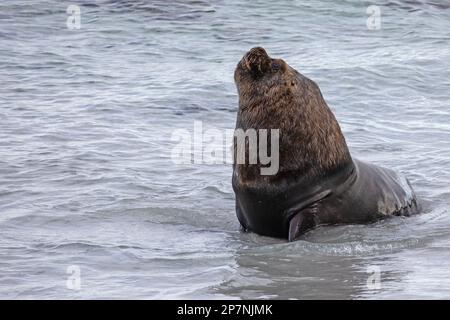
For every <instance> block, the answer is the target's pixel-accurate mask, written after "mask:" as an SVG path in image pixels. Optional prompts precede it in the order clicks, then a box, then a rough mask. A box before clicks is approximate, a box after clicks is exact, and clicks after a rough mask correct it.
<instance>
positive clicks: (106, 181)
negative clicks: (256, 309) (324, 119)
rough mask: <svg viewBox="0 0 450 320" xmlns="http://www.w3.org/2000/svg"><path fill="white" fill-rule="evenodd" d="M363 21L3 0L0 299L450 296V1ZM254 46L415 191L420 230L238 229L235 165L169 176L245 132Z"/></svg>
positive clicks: (405, 221)
mask: <svg viewBox="0 0 450 320" xmlns="http://www.w3.org/2000/svg"><path fill="white" fill-rule="evenodd" d="M69 4H77V5H79V7H80V8H81V28H80V29H73V30H71V29H68V27H67V25H66V20H67V18H68V17H69V14H67V13H66V9H67V6H68V5H69ZM370 4H372V3H370V2H364V1H356V0H352V1H350V0H348V1H319V0H317V1H280V2H278V3H277V4H274V2H273V1H268V0H267V1H248V2H246V1H237V0H232V1H221V0H217V1H206V0H198V1H182V0H177V1H162V0H159V1H137V0H136V1H131V0H129V1H119V0H117V1H112V0H99V1H94V0H90V1H86V0H74V1H73V2H63V1H43V0H39V1H25V0H18V1H12V0H3V1H2V2H1V4H0V298H19V299H22V298H23V299H29V298H40V299H54V298H69V299H79V298H138V299H163V298H165V299H173V298H192V299H203V298H212V299H216V298H224V299H236V298H280V299H311V298H324V299H333V298H337V299H354V298H363V299H380V298H383V299H384V298H394V299H397V298H433V299H434V298H450V268H449V266H448V265H449V263H450V215H449V205H450V166H449V161H450V139H449V137H450V102H449V101H450V90H449V89H450V67H449V61H450V46H449V44H450V2H449V1H437V0H436V1H425V0H420V1H419V0H417V1H411V0H410V1H400V0H397V1H387V0H380V1H376V4H377V5H378V6H379V7H380V10H381V28H380V29H379V30H369V29H368V27H367V25H366V20H367V18H368V15H367V13H366V9H367V7H368V5H370ZM256 45H261V46H264V47H265V48H266V49H267V51H268V52H269V54H270V55H272V56H274V57H281V58H283V59H285V60H286V61H287V62H288V63H289V64H290V65H291V66H293V67H294V68H296V69H297V70H298V71H300V72H301V73H303V74H305V75H306V76H308V77H310V78H311V79H313V80H315V81H316V82H317V83H318V84H319V86H320V87H321V90H322V93H323V95H324V97H325V99H326V100H327V102H328V104H329V106H330V107H331V108H332V110H333V112H334V113H335V115H336V117H337V119H338V121H339V122H340V124H341V127H342V129H343V131H344V134H345V136H346V139H347V142H348V144H349V147H350V149H351V152H352V154H353V156H354V157H357V158H360V159H362V160H366V161H370V162H372V163H376V164H379V165H383V166H386V167H390V168H393V169H396V170H399V171H401V172H403V173H405V175H406V176H408V178H409V179H410V180H411V183H412V184H413V186H414V188H415V189H416V192H417V194H418V196H419V197H420V199H421V203H422V205H423V207H424V210H423V213H422V214H420V215H417V216H414V217H409V218H401V217H399V218H393V219H389V220H385V221H381V222H378V223H375V224H371V225H347V226H334V227H331V226H329V227H320V228H318V229H316V230H314V231H312V232H310V233H308V234H307V235H306V236H305V237H304V239H303V240H301V241H298V242H295V243H286V242H285V241H282V240H277V239H272V238H266V237H261V236H258V235H255V234H251V233H250V234H245V233H241V232H240V231H239V225H238V222H237V219H236V217H235V212H234V194H233V191H232V188H231V182H230V180H231V171H232V168H231V166H230V165H229V164H175V163H174V162H173V160H172V158H171V151H172V150H173V148H174V145H175V144H176V143H175V142H174V141H172V134H173V132H174V130H176V129H187V130H190V131H192V130H193V125H194V121H202V122H203V125H204V127H205V128H204V129H205V130H206V129H208V128H217V129H220V130H224V129H229V128H233V127H234V123H235V117H236V111H237V94H236V89H235V86H234V83H233V71H234V67H235V65H236V63H237V62H238V61H239V60H240V58H241V57H242V55H243V54H244V53H245V52H246V51H247V50H248V49H250V48H251V47H253V46H256ZM73 270H76V271H73ZM78 270H79V271H80V274H79V277H78V273H77V271H78ZM373 270H375V271H373ZM377 270H378V271H379V272H378V271H377ZM378 275H379V277H378ZM372 276H376V277H375V278H373V277H372ZM371 277H372V278H371ZM371 279H375V280H374V281H375V282H372V280H371ZM377 279H379V280H380V282H377ZM78 280H80V282H78ZM368 282H369V285H368ZM373 283H376V285H375V286H373V285H370V284H373ZM78 284H79V285H80V286H78ZM378 284H379V285H378Z"/></svg>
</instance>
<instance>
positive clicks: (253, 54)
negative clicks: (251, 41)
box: [243, 47, 271, 76]
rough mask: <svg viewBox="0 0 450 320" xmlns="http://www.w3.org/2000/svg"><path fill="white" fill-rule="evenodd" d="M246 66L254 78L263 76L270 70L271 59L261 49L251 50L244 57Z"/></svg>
mask: <svg viewBox="0 0 450 320" xmlns="http://www.w3.org/2000/svg"><path fill="white" fill-rule="evenodd" d="M243 60H244V65H245V67H246V68H247V69H248V70H249V71H250V72H251V74H252V75H253V76H261V75H263V74H264V73H265V72H266V71H268V70H269V69H270V63H271V60H270V57H269V55H268V54H267V52H266V50H264V48H261V47H255V48H252V49H250V51H249V52H247V53H246V54H245V56H244V59H243Z"/></svg>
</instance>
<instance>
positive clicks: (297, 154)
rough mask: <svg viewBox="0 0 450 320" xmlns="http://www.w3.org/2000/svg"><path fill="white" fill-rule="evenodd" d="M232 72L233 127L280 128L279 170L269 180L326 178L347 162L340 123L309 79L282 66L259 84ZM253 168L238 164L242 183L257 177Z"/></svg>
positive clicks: (267, 75) (239, 73) (254, 166)
mask: <svg viewBox="0 0 450 320" xmlns="http://www.w3.org/2000/svg"><path fill="white" fill-rule="evenodd" d="M238 67H239V66H238ZM236 73H237V74H236V76H235V79H236V84H237V87H238V92H239V111H238V117H237V122H236V128H242V129H244V130H247V129H249V128H253V129H280V169H279V172H278V174H277V175H276V177H273V178H277V177H282V176H286V175H289V173H292V172H293V171H295V172H299V173H301V176H303V177H306V176H309V177H311V178H313V177H316V176H321V175H327V174H330V173H332V172H334V171H336V170H338V169H339V168H341V167H343V166H345V165H347V164H348V163H349V162H350V161H351V156H350V153H349V150H348V147H347V144H346V142H345V138H344V136H343V134H342V132H341V129H340V127H339V124H338V122H337V120H336V118H335V117H334V115H333V113H332V112H331V110H330V109H329V108H328V106H327V104H326V102H325V100H324V99H323V97H322V94H321V92H320V89H319V87H318V86H317V85H316V84H315V83H314V82H313V81H312V80H310V79H308V78H306V77H305V76H303V75H301V74H300V73H298V72H297V71H296V70H294V69H292V68H290V67H289V66H287V65H286V70H285V71H284V72H283V73H280V74H278V73H276V74H271V73H269V74H266V75H265V76H264V77H263V78H261V79H258V80H253V79H252V78H251V77H249V76H248V75H246V74H242V71H240V70H238V69H237V70H236ZM258 168H259V165H240V168H239V171H240V174H241V175H242V176H243V177H242V178H243V179H257V178H258V174H259V170H257V169H258ZM269 179H271V178H269Z"/></svg>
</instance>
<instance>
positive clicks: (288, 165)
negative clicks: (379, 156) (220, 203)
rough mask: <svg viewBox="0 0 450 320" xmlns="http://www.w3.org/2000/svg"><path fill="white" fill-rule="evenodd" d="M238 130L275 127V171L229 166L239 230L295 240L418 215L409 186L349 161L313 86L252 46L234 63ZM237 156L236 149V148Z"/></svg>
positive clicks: (390, 173)
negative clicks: (327, 229) (329, 227)
mask: <svg viewBox="0 0 450 320" xmlns="http://www.w3.org/2000/svg"><path fill="white" fill-rule="evenodd" d="M234 79H235V82H236V86H237V90H238V94H239V111H238V115H237V122H236V129H242V130H244V131H245V130H247V129H255V130H259V129H279V130H280V131H279V134H280V140H279V170H278V172H277V173H276V174H275V175H262V174H261V171H260V169H261V167H262V165H260V164H234V165H233V189H234V192H235V193H236V214H237V217H238V219H239V222H240V223H241V226H242V228H243V229H244V230H249V231H253V232H256V233H258V234H261V235H265V236H272V237H279V238H287V239H288V240H289V241H294V240H297V239H298V238H299V236H300V235H302V234H303V233H304V232H305V231H307V230H309V229H311V228H313V227H315V226H317V225H319V224H342V223H368V222H373V221H376V220H378V219H381V218H385V217H388V216H397V215H406V216H409V215H411V214H413V213H416V212H418V210H419V208H418V203H417V199H416V195H415V194H414V191H413V190H412V187H411V185H410V183H409V181H408V180H407V179H406V178H404V177H402V176H400V175H398V174H397V173H395V172H394V171H392V170H389V169H385V168H381V167H379V166H375V165H372V164H367V163H364V162H362V161H359V160H356V159H352V157H351V155H350V152H349V150H348V147H347V144H346V142H345V139H344V136H343V134H342V132H341V129H340V127H339V124H338V122H337V121H336V118H335V117H334V115H333V113H332V112H331V110H330V109H329V108H328V106H327V104H326V103H325V100H324V99H323V97H322V94H321V92H320V89H319V87H318V86H317V84H316V83H315V82H314V81H312V80H310V79H308V78H307V77H305V76H303V75H302V74H300V73H299V72H297V71H296V70H295V69H293V68H292V67H290V66H289V65H288V64H287V63H286V62H284V61H283V60H281V59H272V58H270V57H269V56H268V55H267V53H266V51H265V50H264V49H263V48H260V47H256V48H253V49H251V50H250V51H249V52H248V53H246V54H245V55H244V57H243V58H242V60H241V61H240V62H239V63H238V65H237V67H236V70H235V73H234ZM235 152H236V145H235Z"/></svg>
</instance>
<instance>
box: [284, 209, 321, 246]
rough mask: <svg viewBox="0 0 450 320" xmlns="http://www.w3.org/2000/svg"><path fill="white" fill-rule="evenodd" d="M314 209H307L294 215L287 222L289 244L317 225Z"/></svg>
mask: <svg viewBox="0 0 450 320" xmlns="http://www.w3.org/2000/svg"><path fill="white" fill-rule="evenodd" d="M314 211H315V208H308V209H305V210H302V211H300V212H298V213H296V214H295V215H294V216H292V218H291V220H290V222H289V234H288V240H289V242H292V241H296V240H298V239H299V238H300V236H301V235H302V234H304V233H305V232H306V231H308V230H311V229H312V228H314V227H315V226H316V225H317V219H316V215H315V213H314Z"/></svg>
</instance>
